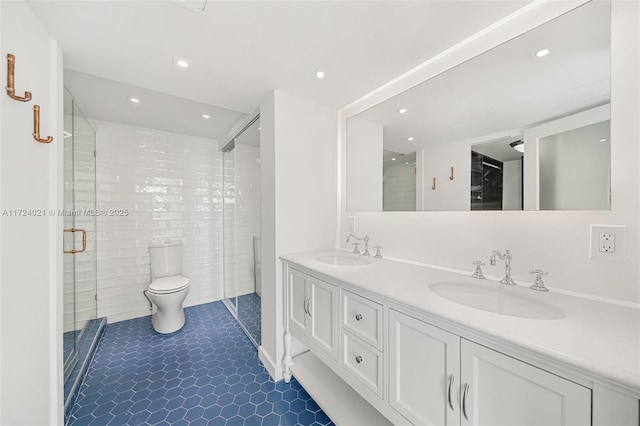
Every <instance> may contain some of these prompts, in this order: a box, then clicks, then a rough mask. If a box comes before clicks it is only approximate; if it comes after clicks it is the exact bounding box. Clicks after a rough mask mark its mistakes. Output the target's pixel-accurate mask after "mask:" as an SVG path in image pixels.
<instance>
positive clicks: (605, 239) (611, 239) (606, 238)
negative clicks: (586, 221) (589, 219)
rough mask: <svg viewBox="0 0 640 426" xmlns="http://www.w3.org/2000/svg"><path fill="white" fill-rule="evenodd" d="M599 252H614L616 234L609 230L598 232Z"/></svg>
mask: <svg viewBox="0 0 640 426" xmlns="http://www.w3.org/2000/svg"><path fill="white" fill-rule="evenodd" d="M599 247H600V252H601V253H615V252H616V234H613V233H611V232H603V233H601V234H600V243H599Z"/></svg>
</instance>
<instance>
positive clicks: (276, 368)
mask: <svg viewBox="0 0 640 426" xmlns="http://www.w3.org/2000/svg"><path fill="white" fill-rule="evenodd" d="M258 358H259V359H260V362H262V365H264V368H266V369H267V372H268V373H269V376H271V378H272V379H273V381H274V382H279V381H280V380H282V365H281V364H280V363H279V362H278V363H275V362H273V360H272V359H271V357H270V356H269V354H268V353H267V352H266V351H265V350H264V348H263V347H262V346H259V347H258Z"/></svg>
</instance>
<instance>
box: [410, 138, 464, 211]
mask: <svg viewBox="0 0 640 426" xmlns="http://www.w3.org/2000/svg"><path fill="white" fill-rule="evenodd" d="M422 158H423V160H424V162H423V164H424V169H423V170H424V172H423V178H424V182H423V185H422V189H423V193H422V199H423V209H424V210H428V211H431V210H441V211H455V210H469V209H471V201H470V196H469V184H470V182H471V152H470V150H469V142H468V141H460V142H456V143H451V144H444V145H437V146H433V147H429V148H428V149H424V150H422ZM451 167H454V179H453V180H450V179H449V177H450V176H451ZM434 177H435V178H436V189H432V188H433V178H434Z"/></svg>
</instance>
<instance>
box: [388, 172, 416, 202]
mask: <svg viewBox="0 0 640 426" xmlns="http://www.w3.org/2000/svg"><path fill="white" fill-rule="evenodd" d="M415 170H416V168H415V166H414V165H413V164H408V165H407V164H396V165H394V166H391V167H390V168H389V170H387V171H386V173H385V174H384V181H383V206H384V210H385V211H415V209H416V172H415Z"/></svg>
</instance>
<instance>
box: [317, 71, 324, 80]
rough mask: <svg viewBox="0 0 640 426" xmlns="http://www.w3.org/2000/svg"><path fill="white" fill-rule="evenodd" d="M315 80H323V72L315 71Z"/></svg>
mask: <svg viewBox="0 0 640 426" xmlns="http://www.w3.org/2000/svg"><path fill="white" fill-rule="evenodd" d="M316 78H318V79H323V78H324V71H317V72H316Z"/></svg>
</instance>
